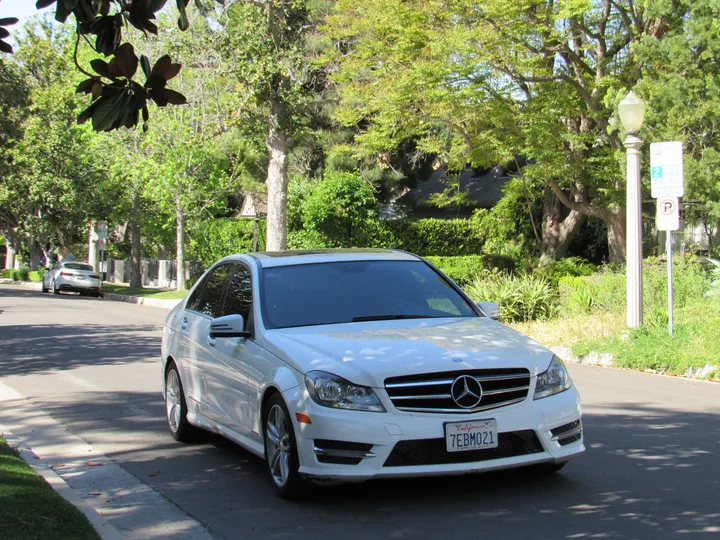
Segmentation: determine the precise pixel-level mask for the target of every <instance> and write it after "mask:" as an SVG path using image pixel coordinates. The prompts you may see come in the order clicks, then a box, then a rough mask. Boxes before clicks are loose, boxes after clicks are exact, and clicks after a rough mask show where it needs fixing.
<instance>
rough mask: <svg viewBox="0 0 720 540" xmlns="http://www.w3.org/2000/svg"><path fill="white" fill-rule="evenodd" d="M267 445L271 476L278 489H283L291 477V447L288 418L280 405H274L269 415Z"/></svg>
mask: <svg viewBox="0 0 720 540" xmlns="http://www.w3.org/2000/svg"><path fill="white" fill-rule="evenodd" d="M265 444H266V445H267V458H268V466H269V468H270V475H271V476H272V479H273V481H274V482H275V484H277V486H278V487H283V486H284V485H285V484H286V483H287V481H288V476H289V475H290V452H291V447H290V434H289V432H288V426H287V418H285V413H284V412H283V410H282V408H281V407H280V406H279V405H273V407H272V408H271V409H270V412H269V413H268V416H267V423H266V428H265Z"/></svg>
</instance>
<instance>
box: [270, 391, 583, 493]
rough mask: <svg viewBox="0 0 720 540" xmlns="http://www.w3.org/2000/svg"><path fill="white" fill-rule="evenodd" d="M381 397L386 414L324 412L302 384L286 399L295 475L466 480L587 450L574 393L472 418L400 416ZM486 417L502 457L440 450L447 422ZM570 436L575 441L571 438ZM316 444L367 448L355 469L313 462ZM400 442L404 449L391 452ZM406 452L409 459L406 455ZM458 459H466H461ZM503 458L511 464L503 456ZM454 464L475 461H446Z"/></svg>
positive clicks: (557, 460)
mask: <svg viewBox="0 0 720 540" xmlns="http://www.w3.org/2000/svg"><path fill="white" fill-rule="evenodd" d="M378 395H379V397H380V399H381V401H383V404H384V405H385V408H386V409H387V411H388V412H386V413H371V412H362V411H346V410H339V409H331V408H328V407H323V406H321V405H318V404H317V403H315V402H314V401H313V400H312V399H311V398H310V396H309V394H308V393H307V390H306V389H305V386H304V385H300V386H298V387H296V388H293V389H291V390H288V391H286V392H285V393H284V396H285V400H286V402H287V404H288V407H289V409H290V415H291V416H292V420H293V425H294V427H295V433H296V438H297V445H298V454H299V459H300V474H302V475H304V476H307V477H311V479H312V480H315V481H332V482H335V481H337V482H352V481H363V480H367V479H371V478H380V477H384V478H388V477H396V478H400V477H414V476H440V475H452V474H468V473H474V472H481V471H490V470H496V469H504V468H512V467H520V466H524V465H531V464H536V463H563V462H565V461H568V460H570V459H572V458H573V457H575V456H577V455H578V454H580V453H582V452H583V451H584V450H585V446H584V444H583V438H582V429H581V424H580V422H579V421H580V419H581V416H582V409H581V405H580V396H579V395H578V393H577V391H576V390H575V387H574V386H573V387H571V388H570V389H568V390H566V391H565V392H562V393H560V394H557V395H555V396H551V397H548V398H544V399H540V400H537V401H534V400H533V399H532V394H530V397H528V398H527V399H526V400H525V401H523V402H521V403H518V404H516V405H510V406H507V407H502V408H498V409H494V410H489V411H483V412H479V413H476V414H469V415H456V414H437V413H410V412H403V411H398V410H397V409H395V408H394V407H393V406H392V404H391V403H390V401H389V399H388V398H387V396H386V395H382V394H381V393H378ZM295 413H304V414H307V415H309V416H310V418H311V420H312V424H306V423H300V422H298V421H297V418H296V416H295ZM490 418H493V419H495V420H496V421H497V426H498V433H499V438H500V447H503V448H505V450H503V451H500V450H498V451H494V452H493V451H492V450H479V451H478V450H476V451H472V454H473V456H472V457H471V456H470V455H469V454H470V453H465V452H453V453H452V454H448V453H447V452H445V451H444V449H443V448H444V438H445V426H444V424H445V423H446V422H457V421H470V420H483V419H490ZM576 421H578V423H577V424H575V422H576ZM558 428H561V429H560V430H558ZM553 432H554V433H553ZM569 434H571V435H572V436H571V437H568V436H567V435H569ZM563 437H565V439H564V440H563ZM526 439H527V440H526ZM318 441H335V442H339V443H340V444H339V445H338V444H336V445H335V446H340V447H343V445H342V443H347V442H350V443H362V444H364V445H367V446H365V447H364V448H365V450H363V452H364V453H365V454H366V455H367V457H363V458H362V459H360V460H350V462H351V463H353V462H354V463H356V464H338V463H327V462H326V463H323V462H321V461H320V460H319V459H318V457H319V454H320V455H322V450H321V449H319V448H318V446H323V444H325V443H323V444H319V443H318ZM398 443H402V444H401V445H400V446H399V447H398V451H396V452H394V453H393V449H394V448H395V447H396V445H397V444H398ZM370 445H371V446H370ZM401 448H402V449H403V451H402V452H400V449H401ZM408 448H410V450H409V453H408V454H404V451H405V450H407V449H408ZM418 449H420V451H419V453H418V452H417V451H416V450H418ZM432 449H434V450H432ZM438 449H439V451H438ZM318 450H320V452H318ZM485 452H493V453H490V454H484V453H485ZM428 453H430V455H429V454H428ZM462 454H466V455H465V456H459V455H462ZM349 455H358V454H352V453H351V454H349ZM399 455H410V456H412V459H410V460H409V461H411V462H413V463H422V464H412V465H406V464H404V463H405V462H404V461H403V459H400V460H399V459H398V456H399ZM507 455H509V456H510V457H505V456H507ZM489 457H490V458H491V459H488V458H489ZM389 458H390V459H389ZM321 459H324V460H326V459H325V458H321ZM458 459H460V460H467V459H477V461H464V462H459V463H458V462H449V461H455V460H458ZM336 461H338V460H336ZM437 462H440V463H437Z"/></svg>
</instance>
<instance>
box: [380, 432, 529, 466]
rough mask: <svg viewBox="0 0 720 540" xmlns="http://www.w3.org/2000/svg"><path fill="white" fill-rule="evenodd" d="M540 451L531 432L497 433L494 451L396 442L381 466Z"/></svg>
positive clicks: (427, 441)
mask: <svg viewBox="0 0 720 540" xmlns="http://www.w3.org/2000/svg"><path fill="white" fill-rule="evenodd" d="M542 451H543V447H542V445H541V444H540V440H539V439H538V437H537V435H536V434H535V432H534V431H533V430H532V429H527V430H524V431H510V432H507V433H499V434H498V446H497V448H485V449H482V450H469V451H467V452H448V451H447V447H446V442H445V439H419V440H414V441H400V442H399V443H397V444H396V445H395V448H393V451H392V452H391V453H390V456H388V458H387V460H386V461H385V465H384V466H385V467H406V466H412V465H447V464H452V463H472V462H474V461H488V460H491V459H501V458H509V457H516V456H526V455H529V454H537V453H539V452H542Z"/></svg>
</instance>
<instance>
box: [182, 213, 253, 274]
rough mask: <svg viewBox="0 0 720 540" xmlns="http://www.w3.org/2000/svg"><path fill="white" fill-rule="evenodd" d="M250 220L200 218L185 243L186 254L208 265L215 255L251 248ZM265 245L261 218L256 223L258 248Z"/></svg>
mask: <svg viewBox="0 0 720 540" xmlns="http://www.w3.org/2000/svg"><path fill="white" fill-rule="evenodd" d="M252 248H253V220H251V219H235V218H221V219H212V220H208V221H203V222H201V223H200V224H199V225H198V226H197V227H196V228H195V230H194V231H193V234H192V238H191V239H190V242H189V245H188V253H189V258H192V259H195V260H197V261H199V262H200V263H202V265H203V266H205V268H207V267H209V266H210V265H211V264H213V263H214V262H215V261H217V260H218V259H221V258H222V257H226V256H228V255H232V254H233V253H243V252H247V251H252ZM264 249H265V221H262V220H261V221H260V222H259V223H258V250H259V251H262V250H264Z"/></svg>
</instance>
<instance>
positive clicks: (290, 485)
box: [263, 394, 307, 499]
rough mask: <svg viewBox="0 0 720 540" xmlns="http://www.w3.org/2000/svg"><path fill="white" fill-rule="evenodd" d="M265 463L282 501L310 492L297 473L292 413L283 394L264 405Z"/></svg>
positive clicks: (298, 465) (297, 462) (274, 396)
mask: <svg viewBox="0 0 720 540" xmlns="http://www.w3.org/2000/svg"><path fill="white" fill-rule="evenodd" d="M263 418H265V425H264V431H265V463H266V464H267V468H268V473H269V474H270V479H271V480H272V482H273V484H274V485H275V489H277V491H278V494H279V495H280V497H282V498H283V499H298V498H300V497H301V496H302V495H303V494H304V493H305V491H306V489H307V483H306V482H305V481H304V480H303V479H302V478H301V477H300V473H299V472H298V469H299V468H300V460H299V458H298V452H297V443H296V441H295V430H294V429H293V424H292V420H291V417H290V413H289V412H288V409H287V406H286V405H285V402H284V401H283V399H282V397H281V396H280V394H275V395H273V396H272V397H271V398H270V399H269V400H268V402H267V404H266V405H265V410H264V414H263Z"/></svg>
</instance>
